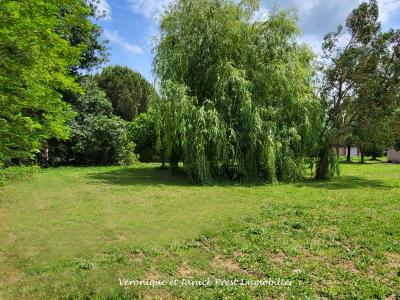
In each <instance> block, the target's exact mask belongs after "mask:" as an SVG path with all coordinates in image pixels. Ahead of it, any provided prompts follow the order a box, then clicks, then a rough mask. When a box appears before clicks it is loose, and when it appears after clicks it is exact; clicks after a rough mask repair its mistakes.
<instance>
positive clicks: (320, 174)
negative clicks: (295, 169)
mask: <svg viewBox="0 0 400 300" xmlns="http://www.w3.org/2000/svg"><path fill="white" fill-rule="evenodd" d="M328 168H329V161H328V151H327V149H321V151H320V152H319V160H318V166H317V172H316V175H315V179H319V180H321V179H326V178H327V177H328V171H329V170H328Z"/></svg>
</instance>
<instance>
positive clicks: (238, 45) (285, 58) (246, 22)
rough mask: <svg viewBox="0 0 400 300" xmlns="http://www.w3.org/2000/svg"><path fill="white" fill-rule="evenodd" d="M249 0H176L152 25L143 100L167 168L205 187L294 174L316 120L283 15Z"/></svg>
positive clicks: (307, 64) (307, 61)
mask: <svg viewBox="0 0 400 300" xmlns="http://www.w3.org/2000/svg"><path fill="white" fill-rule="evenodd" d="M257 11H258V1H241V2H240V3H238V2H237V1H233V0H222V1H221V0H180V1H175V2H174V3H172V4H171V5H170V6H169V7H168V8H167V9H166V11H165V13H164V14H163V17H162V21H161V25H160V27H161V35H160V37H159V40H158V42H157V44H156V46H155V54H156V56H155V60H154V73H155V74H156V76H157V79H158V81H159V82H158V83H159V86H160V97H158V98H157V99H155V100H154V101H153V102H152V110H153V112H154V114H155V116H156V123H157V132H158V139H159V145H162V146H163V148H164V150H165V153H166V157H167V160H168V162H169V163H170V165H171V166H172V167H177V165H178V163H179V162H183V166H184V170H185V172H186V173H187V174H188V175H189V176H190V177H191V178H193V179H194V180H196V181H199V182H202V183H206V182H210V181H215V180H219V179H230V180H244V181H255V180H266V181H269V182H274V181H292V180H295V179H297V178H299V177H300V176H302V174H303V172H304V171H305V166H306V161H307V159H306V158H308V157H309V155H310V152H311V151H312V150H313V149H314V146H315V141H316V136H317V132H318V128H319V126H320V124H321V107H320V105H319V102H318V100H317V99H316V97H315V96H314V94H313V87H312V75H313V68H312V65H311V64H312V61H313V54H312V52H311V51H310V48H309V47H308V46H306V45H302V44H299V43H298V42H297V38H298V36H299V34H300V31H299V29H298V27H297V24H296V22H297V20H296V17H295V16H294V15H293V14H292V13H290V12H284V11H275V12H273V13H272V14H270V16H269V17H268V18H267V17H265V18H255V16H256V15H257Z"/></svg>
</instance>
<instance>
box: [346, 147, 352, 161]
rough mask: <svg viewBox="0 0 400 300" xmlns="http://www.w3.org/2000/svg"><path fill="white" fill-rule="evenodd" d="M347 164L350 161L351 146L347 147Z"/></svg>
mask: <svg viewBox="0 0 400 300" xmlns="http://www.w3.org/2000/svg"><path fill="white" fill-rule="evenodd" d="M346 160H347V162H350V161H351V146H349V145H347V158H346Z"/></svg>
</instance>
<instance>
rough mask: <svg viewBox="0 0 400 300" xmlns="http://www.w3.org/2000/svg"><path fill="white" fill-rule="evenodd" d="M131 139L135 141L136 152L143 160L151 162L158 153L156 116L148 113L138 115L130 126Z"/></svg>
mask: <svg viewBox="0 0 400 300" xmlns="http://www.w3.org/2000/svg"><path fill="white" fill-rule="evenodd" d="M129 135H130V139H131V140H132V141H133V142H134V143H135V145H136V147H135V150H136V153H137V154H138V155H139V159H140V161H141V162H149V161H152V160H153V157H154V156H155V155H156V154H157V149H156V143H157V134H156V126H155V121H154V116H153V115H152V114H151V113H150V112H148V113H142V114H140V115H138V116H137V117H136V118H135V120H134V121H133V122H131V123H130V126H129Z"/></svg>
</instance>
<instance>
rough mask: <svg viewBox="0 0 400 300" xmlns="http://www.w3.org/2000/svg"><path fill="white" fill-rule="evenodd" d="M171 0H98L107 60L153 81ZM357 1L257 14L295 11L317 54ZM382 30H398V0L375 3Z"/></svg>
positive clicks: (296, 2)
mask: <svg viewBox="0 0 400 300" xmlns="http://www.w3.org/2000/svg"><path fill="white" fill-rule="evenodd" d="M170 1H173V0H100V1H99V10H101V11H102V12H104V15H105V17H103V18H102V19H100V20H99V21H98V23H99V24H100V25H101V26H102V27H103V30H104V32H103V38H105V39H107V40H109V47H110V61H109V62H108V64H113V65H114V64H119V65H126V66H128V67H131V68H132V69H134V70H135V71H138V72H140V73H141V74H142V75H143V76H144V77H145V78H147V79H148V80H150V81H153V76H152V74H151V64H152V60H153V54H152V43H153V37H154V36H155V35H157V32H158V20H159V14H160V12H161V11H162V9H163V7H164V6H165V5H166V4H167V3H168V2H170ZM359 2H360V0H262V1H260V3H261V5H260V14H268V11H269V10H270V9H272V8H274V7H280V8H284V9H288V8H296V9H297V10H298V15H299V18H300V19H299V25H300V28H301V29H302V31H303V38H302V39H303V40H304V41H306V42H308V43H309V44H310V45H311V46H312V47H313V49H314V50H315V51H316V52H318V51H319V50H320V47H321V43H322V38H323V36H324V34H325V33H327V32H330V31H333V30H335V28H336V26H337V25H339V24H344V21H345V19H346V16H347V15H348V14H349V13H350V11H351V10H352V9H353V8H355V7H356V6H357V5H358V3H359ZM378 3H379V7H380V21H381V22H382V25H383V28H384V29H387V28H399V27H400V0H378Z"/></svg>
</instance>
